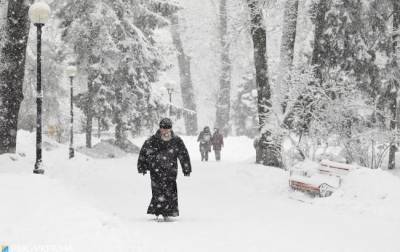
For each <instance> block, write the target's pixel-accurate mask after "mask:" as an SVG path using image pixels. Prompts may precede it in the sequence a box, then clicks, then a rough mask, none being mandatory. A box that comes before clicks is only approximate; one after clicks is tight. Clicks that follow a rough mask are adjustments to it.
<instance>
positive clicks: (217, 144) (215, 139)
mask: <svg viewBox="0 0 400 252" xmlns="http://www.w3.org/2000/svg"><path fill="white" fill-rule="evenodd" d="M211 142H212V146H213V150H214V153H215V159H216V160H217V161H220V160H221V149H222V147H224V136H223V135H222V134H221V133H219V129H218V128H214V134H213V136H212V138H211Z"/></svg>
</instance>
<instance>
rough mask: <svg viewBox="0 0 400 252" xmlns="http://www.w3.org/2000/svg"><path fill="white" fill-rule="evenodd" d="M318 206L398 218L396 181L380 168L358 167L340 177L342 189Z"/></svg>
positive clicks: (399, 187) (399, 203)
mask: <svg viewBox="0 0 400 252" xmlns="http://www.w3.org/2000/svg"><path fill="white" fill-rule="evenodd" d="M317 201H318V202H319V203H320V204H324V205H325V204H326V205H330V206H335V207H340V208H342V209H345V208H347V209H352V210H356V211H358V212H369V213H373V214H378V215H379V216H382V217H383V216H386V217H388V216H391V217H392V218H398V219H399V220H400V216H399V215H398V214H396V213H398V211H399V210H400V178H398V177H396V176H394V175H392V174H390V173H389V172H387V171H383V170H381V169H376V170H373V169H368V168H360V169H357V170H354V171H352V172H350V173H349V174H348V175H347V176H345V177H344V179H343V183H342V186H341V187H340V189H339V190H337V191H336V192H335V193H334V194H333V195H332V196H331V197H329V198H325V199H318V200H317Z"/></svg>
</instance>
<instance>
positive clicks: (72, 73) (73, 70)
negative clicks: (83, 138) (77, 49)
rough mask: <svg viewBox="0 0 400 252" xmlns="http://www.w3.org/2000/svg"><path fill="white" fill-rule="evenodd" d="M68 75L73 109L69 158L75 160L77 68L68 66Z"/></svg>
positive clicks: (71, 109)
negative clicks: (74, 99)
mask: <svg viewBox="0 0 400 252" xmlns="http://www.w3.org/2000/svg"><path fill="white" fill-rule="evenodd" d="M66 73H67V75H68V77H69V79H70V89H71V91H70V94H71V101H70V102H71V107H70V114H71V123H70V141H69V158H73V157H74V156H75V150H74V105H73V98H74V77H75V75H76V67H75V66H68V67H67V69H66Z"/></svg>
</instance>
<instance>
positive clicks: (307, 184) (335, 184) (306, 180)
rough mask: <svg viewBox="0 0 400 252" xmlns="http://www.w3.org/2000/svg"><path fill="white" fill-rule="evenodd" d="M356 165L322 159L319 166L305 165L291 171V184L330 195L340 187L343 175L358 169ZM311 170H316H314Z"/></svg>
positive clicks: (307, 190) (293, 186) (296, 188)
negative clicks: (310, 166)
mask: <svg viewBox="0 0 400 252" xmlns="http://www.w3.org/2000/svg"><path fill="white" fill-rule="evenodd" d="M356 168H357V167H356V166H353V165H349V164H343V163H338V162H333V161H330V160H322V161H321V162H320V164H319V165H318V167H316V168H315V167H312V168H311V169H309V167H304V168H303V169H300V170H296V171H293V170H292V171H291V172H290V178H289V185H290V187H291V188H293V189H295V190H300V191H306V192H310V193H313V194H319V195H320V196H321V197H326V196H329V195H331V194H332V193H333V191H334V190H335V189H337V188H339V187H340V185H341V182H342V176H344V175H346V174H348V173H349V172H350V171H352V170H354V169H356ZM311 170H314V171H313V172H312V171H311Z"/></svg>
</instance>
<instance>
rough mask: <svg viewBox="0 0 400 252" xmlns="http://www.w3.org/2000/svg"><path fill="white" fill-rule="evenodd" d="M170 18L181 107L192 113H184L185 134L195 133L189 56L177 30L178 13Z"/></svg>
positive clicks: (194, 107) (194, 109) (195, 116)
mask: <svg viewBox="0 0 400 252" xmlns="http://www.w3.org/2000/svg"><path fill="white" fill-rule="evenodd" d="M170 19H171V34H172V40H173V43H174V45H175V48H176V50H177V52H178V65H179V77H180V83H181V93H182V101H183V107H184V108H185V109H188V110H191V111H192V113H184V119H185V128H186V134H188V135H196V134H197V127H198V125H197V114H196V112H197V109H196V102H195V97H194V89H193V83H192V74H191V69H190V57H189V56H188V55H186V53H185V50H184V48H183V43H182V39H181V36H180V32H179V17H178V14H173V15H171V18H170ZM193 112H194V113H193Z"/></svg>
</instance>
